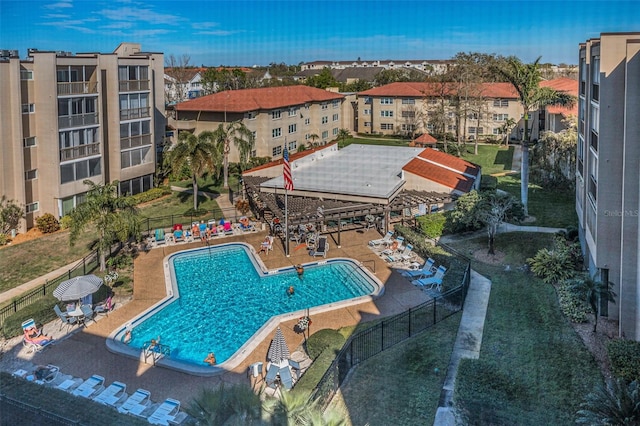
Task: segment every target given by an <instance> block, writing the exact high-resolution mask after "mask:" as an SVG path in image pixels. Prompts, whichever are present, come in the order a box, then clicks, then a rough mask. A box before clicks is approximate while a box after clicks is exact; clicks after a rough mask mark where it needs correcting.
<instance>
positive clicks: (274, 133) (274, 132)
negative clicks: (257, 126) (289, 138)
mask: <svg viewBox="0 0 640 426" xmlns="http://www.w3.org/2000/svg"><path fill="white" fill-rule="evenodd" d="M280 136H282V128H280V127H278V128H277V129H272V130H271V137H272V138H279V137H280Z"/></svg>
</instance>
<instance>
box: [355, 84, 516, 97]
mask: <svg viewBox="0 0 640 426" xmlns="http://www.w3.org/2000/svg"><path fill="white" fill-rule="evenodd" d="M456 87H457V84H456V83H444V84H440V83H430V82H397V83H390V84H385V85H384V86H380V87H374V88H373V89H369V90H365V91H364V92H360V93H358V95H360V96H392V97H396V96H397V97H416V98H420V97H425V96H441V95H442V94H443V93H444V94H446V95H453V94H455V93H456ZM478 87H479V89H478V90H479V92H481V93H482V95H483V96H485V97H487V98H501V99H517V98H518V94H517V92H516V91H515V89H514V88H513V86H512V85H511V84H510V83H482V84H481V85H479V86H478Z"/></svg>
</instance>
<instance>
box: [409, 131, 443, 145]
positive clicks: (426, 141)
mask: <svg viewBox="0 0 640 426" xmlns="http://www.w3.org/2000/svg"><path fill="white" fill-rule="evenodd" d="M437 142H438V141H437V140H436V138H434V137H433V136H431V135H430V134H429V133H424V134H422V135H420V136H418V137H417V138H416V139H414V140H412V141H411V143H409V146H425V145H435V144H436V143H437Z"/></svg>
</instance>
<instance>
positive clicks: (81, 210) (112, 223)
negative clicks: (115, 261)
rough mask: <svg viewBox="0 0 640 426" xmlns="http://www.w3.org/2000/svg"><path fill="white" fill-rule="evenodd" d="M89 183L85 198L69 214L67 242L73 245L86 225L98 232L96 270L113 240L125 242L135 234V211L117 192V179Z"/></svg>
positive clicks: (131, 203)
mask: <svg viewBox="0 0 640 426" xmlns="http://www.w3.org/2000/svg"><path fill="white" fill-rule="evenodd" d="M83 183H84V184H85V185H88V186H89V190H88V191H87V195H86V198H85V201H84V202H83V203H81V204H79V205H78V206H76V207H75V208H74V209H73V210H71V212H70V213H69V217H70V219H71V220H70V224H69V229H70V234H69V243H70V244H71V245H72V246H73V245H74V244H75V242H76V240H77V239H78V236H79V235H80V234H81V233H82V232H83V231H84V229H85V228H86V227H87V225H89V224H91V226H92V228H93V229H96V230H97V231H98V243H97V249H98V257H99V259H100V270H101V271H104V270H105V269H106V256H107V253H109V251H110V250H111V246H112V245H113V244H114V243H115V242H118V241H119V242H125V241H127V240H129V238H132V237H137V236H138V233H139V221H138V210H137V209H136V207H135V206H134V204H133V201H132V199H131V198H129V197H124V196H120V195H118V181H114V182H112V183H107V184H104V185H103V184H96V183H94V182H93V181H91V180H89V179H86V180H84V181H83Z"/></svg>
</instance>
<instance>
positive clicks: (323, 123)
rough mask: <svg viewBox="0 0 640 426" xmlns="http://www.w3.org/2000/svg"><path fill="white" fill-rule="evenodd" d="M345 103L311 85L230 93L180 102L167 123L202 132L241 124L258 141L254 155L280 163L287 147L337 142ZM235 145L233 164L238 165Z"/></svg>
mask: <svg viewBox="0 0 640 426" xmlns="http://www.w3.org/2000/svg"><path fill="white" fill-rule="evenodd" d="M344 100H345V97H344V96H343V95H341V94H338V93H334V92H330V91H327V90H322V89H316V88H314V87H309V86H284V87H265V88H259V89H244V90H230V91H224V92H218V93H214V94H211V95H207V96H202V97H200V98H197V99H192V100H189V101H186V102H182V103H179V104H177V105H176V108H175V109H176V117H175V119H170V120H169V124H170V125H171V126H172V127H174V128H175V129H177V130H178V131H180V130H188V131H191V132H193V133H194V134H199V133H200V132H202V131H205V130H211V131H214V130H216V129H217V128H218V126H219V125H220V124H224V123H231V122H234V121H241V122H242V123H243V124H244V125H245V126H246V127H247V129H249V130H250V131H251V132H253V135H254V138H255V147H254V150H253V152H252V153H251V156H252V157H256V156H257V157H272V158H274V159H276V158H278V157H281V156H282V150H283V148H284V146H285V143H286V146H287V148H288V149H289V151H296V150H297V149H298V147H299V146H300V145H302V144H304V145H306V146H311V145H324V144H326V143H327V142H329V141H332V140H334V139H336V137H337V136H338V132H339V129H341V128H342V127H345V126H344V123H343V112H342V108H343V103H344ZM349 108H350V106H349ZM231 145H232V146H231V151H230V153H229V161H232V162H234V161H238V160H239V155H238V151H237V149H236V148H235V147H234V146H233V144H231Z"/></svg>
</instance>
